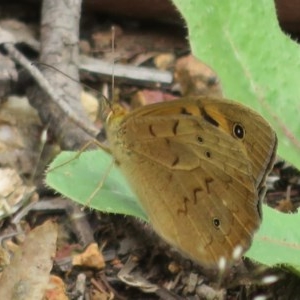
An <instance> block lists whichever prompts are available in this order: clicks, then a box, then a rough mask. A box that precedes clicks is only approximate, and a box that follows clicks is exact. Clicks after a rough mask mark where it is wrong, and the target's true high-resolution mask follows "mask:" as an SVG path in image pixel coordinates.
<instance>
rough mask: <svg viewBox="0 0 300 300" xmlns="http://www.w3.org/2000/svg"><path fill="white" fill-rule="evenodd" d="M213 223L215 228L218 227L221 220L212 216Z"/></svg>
mask: <svg viewBox="0 0 300 300" xmlns="http://www.w3.org/2000/svg"><path fill="white" fill-rule="evenodd" d="M213 225H214V227H215V228H216V229H220V226H221V221H220V219H218V218H213Z"/></svg>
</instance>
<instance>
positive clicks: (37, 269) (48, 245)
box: [0, 221, 57, 300]
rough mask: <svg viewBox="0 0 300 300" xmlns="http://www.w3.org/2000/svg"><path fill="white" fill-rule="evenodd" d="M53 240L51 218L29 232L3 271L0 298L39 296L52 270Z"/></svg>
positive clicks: (25, 299) (54, 229)
mask: <svg viewBox="0 0 300 300" xmlns="http://www.w3.org/2000/svg"><path fill="white" fill-rule="evenodd" d="M56 239H57V227H56V224H54V223H53V222H51V221H47V222H45V223H44V224H42V225H40V226H38V227H36V228H35V229H33V230H32V231H31V232H29V234H28V236H27V237H26V239H25V242H24V244H23V245H22V246H21V247H20V249H19V250H18V251H17V252H16V253H15V255H14V257H13V258H12V260H11V263H10V265H9V266H8V267H6V269H5V270H4V271H3V274H2V277H1V279H0V299H14V300H19V299H22V300H32V299H34V300H39V299H43V297H44V293H45V290H46V288H47V285H48V282H49V278H50V271H51V269H52V264H53V261H52V259H53V256H54V254H55V250H56Z"/></svg>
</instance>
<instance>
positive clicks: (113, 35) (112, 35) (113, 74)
mask: <svg viewBox="0 0 300 300" xmlns="http://www.w3.org/2000/svg"><path fill="white" fill-rule="evenodd" d="M115 33H116V30H115V26H112V27H111V51H112V57H113V65H112V78H111V92H112V95H113V100H112V102H113V103H114V102H115V99H114V88H115Z"/></svg>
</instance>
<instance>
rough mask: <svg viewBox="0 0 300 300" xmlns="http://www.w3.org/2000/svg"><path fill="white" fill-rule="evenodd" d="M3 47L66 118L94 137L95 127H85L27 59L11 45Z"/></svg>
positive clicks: (95, 133)
mask: <svg viewBox="0 0 300 300" xmlns="http://www.w3.org/2000/svg"><path fill="white" fill-rule="evenodd" d="M3 47H4V48H5V50H6V51H7V52H8V53H9V55H10V57H11V58H12V59H14V60H15V61H16V62H18V63H19V64H20V65H21V66H23V67H24V68H25V69H26V70H27V71H28V72H29V74H30V75H31V76H32V77H33V78H34V79H35V80H36V82H37V84H38V85H39V86H40V87H41V88H42V89H43V90H44V91H45V92H46V93H47V95H48V96H49V97H50V98H51V99H52V100H53V101H54V102H55V103H56V104H57V105H58V106H59V107H60V108H61V109H62V110H63V111H64V112H65V113H66V114H67V116H68V117H69V118H70V120H72V121H73V122H74V123H75V124H76V125H78V126H79V127H80V128H82V129H83V130H84V131H85V132H86V133H88V134H89V135H91V136H94V137H95V136H96V135H97V134H98V130H97V129H96V128H95V127H91V126H87V125H86V124H85V123H84V122H82V120H80V119H79V118H78V116H77V115H76V114H75V113H74V112H73V111H72V110H71V109H70V107H69V105H68V104H67V103H65V102H64V101H63V100H61V98H60V97H59V95H57V94H56V93H55V91H54V89H53V88H52V86H51V85H50V84H49V82H48V80H47V79H46V78H45V77H44V76H43V74H42V73H41V72H40V70H39V69H38V68H36V67H35V66H33V65H32V64H31V63H30V62H29V61H28V60H27V58H26V57H25V56H24V55H23V54H22V53H21V52H19V51H18V50H17V49H16V48H15V47H14V45H13V44H12V43H4V44H3Z"/></svg>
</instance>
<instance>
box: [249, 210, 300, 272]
mask: <svg viewBox="0 0 300 300" xmlns="http://www.w3.org/2000/svg"><path fill="white" fill-rule="evenodd" d="M299 224H300V215H299V214H284V213H281V212H278V211H276V210H274V209H272V208H270V207H268V206H266V205H263V222H262V225H261V227H260V229H259V230H258V232H257V233H256V234H255V235H254V241H253V244H252V246H251V248H250V249H249V250H248V251H247V253H246V256H247V257H249V258H251V259H254V260H256V261H258V262H260V263H263V264H265V265H268V266H275V265H288V266H286V267H288V268H289V266H292V269H293V271H294V272H297V273H299V274H300V231H299V230H298V229H297V228H298V227H299Z"/></svg>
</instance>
